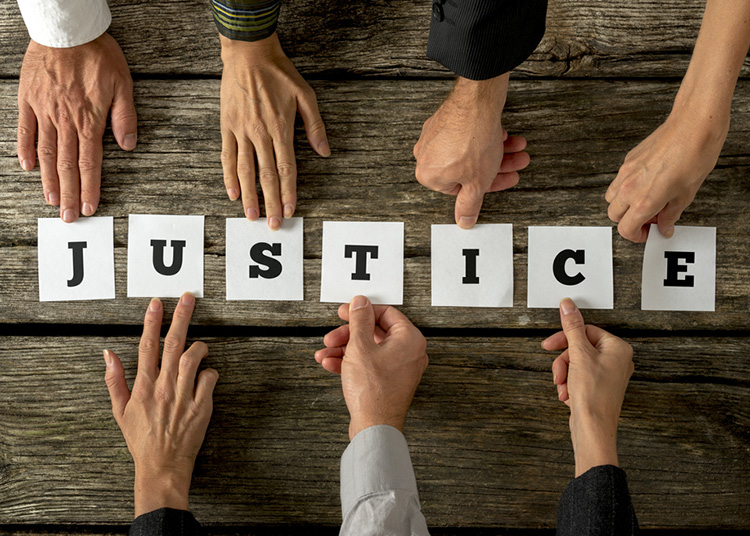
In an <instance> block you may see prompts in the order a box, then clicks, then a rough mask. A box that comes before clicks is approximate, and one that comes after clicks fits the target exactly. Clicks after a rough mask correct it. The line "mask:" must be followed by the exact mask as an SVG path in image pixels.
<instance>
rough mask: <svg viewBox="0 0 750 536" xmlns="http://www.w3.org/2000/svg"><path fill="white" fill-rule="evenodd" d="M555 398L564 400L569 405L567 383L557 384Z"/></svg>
mask: <svg viewBox="0 0 750 536" xmlns="http://www.w3.org/2000/svg"><path fill="white" fill-rule="evenodd" d="M557 398H559V399H560V402H565V404H566V405H567V406H570V402H569V400H570V393H569V392H568V384H567V383H563V384H562V385H558V386H557Z"/></svg>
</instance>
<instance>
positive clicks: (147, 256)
mask: <svg viewBox="0 0 750 536" xmlns="http://www.w3.org/2000/svg"><path fill="white" fill-rule="evenodd" d="M203 220H204V217H203V216H151V215H141V214H131V215H130V218H129V220H128V221H129V224H128V297H145V298H150V297H161V298H177V297H179V296H181V295H182V294H183V293H184V292H192V293H193V294H195V296H196V297H198V298H202V297H203Z"/></svg>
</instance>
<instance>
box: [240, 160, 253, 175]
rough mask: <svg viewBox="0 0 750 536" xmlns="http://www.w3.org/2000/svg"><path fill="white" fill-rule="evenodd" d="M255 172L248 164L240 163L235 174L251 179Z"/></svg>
mask: <svg viewBox="0 0 750 536" xmlns="http://www.w3.org/2000/svg"><path fill="white" fill-rule="evenodd" d="M254 172H255V167H254V166H253V165H252V164H250V163H248V162H240V163H238V164H237V174H238V175H240V176H241V177H252V175H253V173H254Z"/></svg>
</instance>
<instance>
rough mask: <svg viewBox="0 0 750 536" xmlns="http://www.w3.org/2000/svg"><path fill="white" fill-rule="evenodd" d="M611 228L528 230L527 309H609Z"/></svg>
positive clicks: (612, 291) (611, 297) (610, 291)
mask: <svg viewBox="0 0 750 536" xmlns="http://www.w3.org/2000/svg"><path fill="white" fill-rule="evenodd" d="M612 279H613V274H612V228H611V227H529V271H528V292H527V296H528V307H529V308H535V307H547V308H557V307H558V306H559V304H560V300H561V299H563V298H565V297H569V298H572V299H573V301H575V302H576V304H577V305H578V307H581V308H588V309H612V308H613V307H614V284H613V281H612Z"/></svg>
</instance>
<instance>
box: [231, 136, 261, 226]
mask: <svg viewBox="0 0 750 536" xmlns="http://www.w3.org/2000/svg"><path fill="white" fill-rule="evenodd" d="M237 176H238V177H239V181H240V191H241V192H242V206H243V207H244V208H245V217H246V218H247V219H248V220H250V221H255V220H257V219H258V218H259V217H260V209H259V207H258V190H257V188H256V187H255V148H254V147H253V144H252V143H250V140H248V139H247V138H242V139H240V140H239V143H238V152H237Z"/></svg>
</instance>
